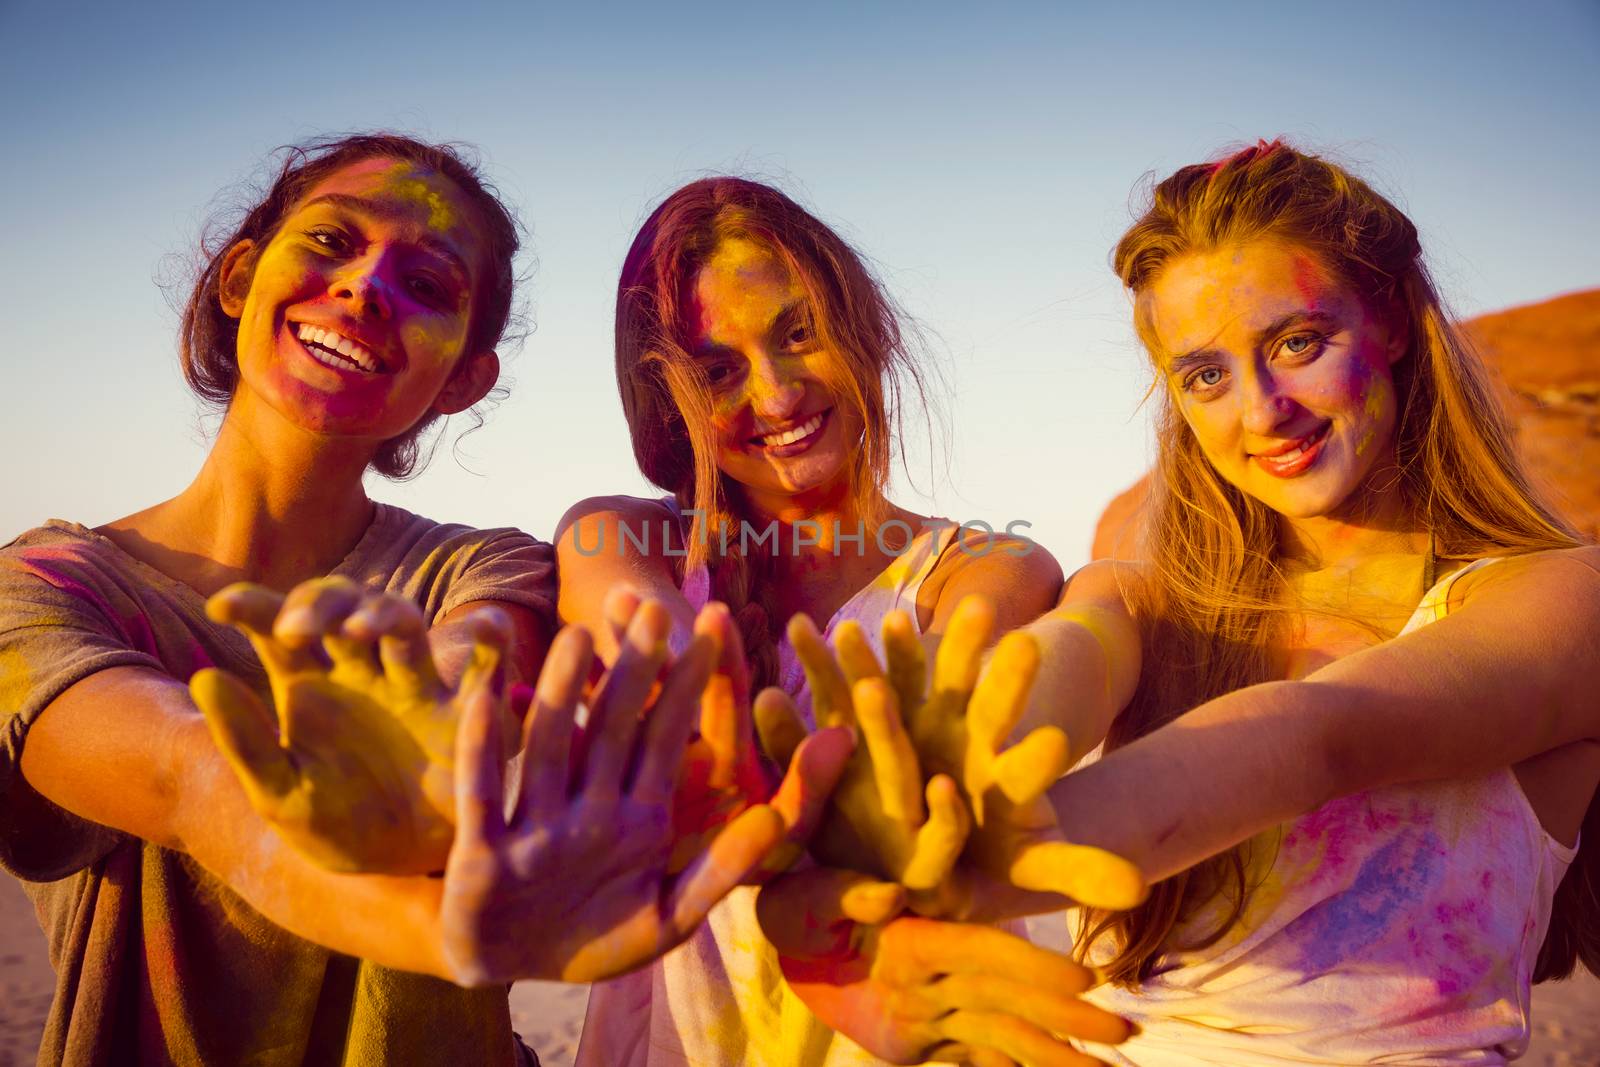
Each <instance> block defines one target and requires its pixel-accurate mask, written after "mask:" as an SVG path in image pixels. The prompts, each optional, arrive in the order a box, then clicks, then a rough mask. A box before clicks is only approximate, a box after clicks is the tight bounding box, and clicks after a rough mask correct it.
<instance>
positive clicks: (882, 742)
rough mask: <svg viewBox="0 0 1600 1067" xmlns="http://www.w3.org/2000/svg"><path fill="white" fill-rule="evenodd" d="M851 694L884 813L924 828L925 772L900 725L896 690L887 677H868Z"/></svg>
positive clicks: (897, 819) (909, 824)
mask: <svg viewBox="0 0 1600 1067" xmlns="http://www.w3.org/2000/svg"><path fill="white" fill-rule="evenodd" d="M851 695H852V698H853V701H854V704H855V709H856V718H857V720H858V722H859V724H860V726H861V737H862V739H863V740H864V741H865V742H866V744H867V754H868V755H869V756H870V757H871V763H872V777H873V781H874V782H876V783H877V786H878V803H879V805H881V806H882V808H883V813H884V814H885V815H887V816H888V817H889V818H891V819H894V820H896V821H898V822H901V823H904V824H905V825H907V826H913V827H914V826H920V825H922V819H923V809H922V770H921V768H920V767H919V766H918V765H917V753H916V750H915V749H913V748H912V747H911V738H909V737H907V736H906V731H905V727H904V726H903V725H902V724H901V722H900V709H899V707H898V706H897V703H898V701H897V700H896V697H895V693H894V690H893V689H891V688H889V683H888V681H887V680H885V679H883V678H866V679H863V680H862V681H860V682H857V683H856V685H855V687H854V688H853V690H852V692H851Z"/></svg>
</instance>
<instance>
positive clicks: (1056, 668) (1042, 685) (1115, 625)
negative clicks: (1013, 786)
mask: <svg viewBox="0 0 1600 1067" xmlns="http://www.w3.org/2000/svg"><path fill="white" fill-rule="evenodd" d="M1022 631H1023V632H1024V633H1027V634H1029V635H1031V636H1032V637H1033V638H1034V640H1036V641H1037V642H1038V643H1039V673H1038V675H1037V676H1036V678H1035V679H1034V683H1033V688H1032V690H1031V692H1030V693H1029V696H1028V702H1027V706H1026V707H1025V709H1024V711H1023V714H1022V721H1021V722H1020V723H1019V724H1018V725H1017V728H1016V729H1015V730H1014V731H1013V732H1012V738H1013V740H1016V739H1020V738H1022V737H1025V736H1027V735H1028V733H1029V732H1030V731H1032V730H1034V729H1037V728H1038V727H1040V726H1056V727H1060V728H1061V729H1062V730H1064V731H1065V732H1066V735H1067V743H1068V745H1069V748H1070V753H1071V760H1072V762H1073V763H1074V764H1076V763H1077V762H1078V761H1079V760H1081V759H1082V758H1083V757H1084V756H1085V755H1087V754H1088V753H1089V752H1090V751H1092V750H1093V749H1094V748H1095V746H1096V745H1098V744H1100V742H1101V741H1103V740H1104V739H1105V736H1106V731H1107V730H1109V729H1110V728H1111V723H1112V722H1113V721H1114V720H1115V719H1116V717H1117V714H1118V712H1120V711H1121V710H1122V708H1123V707H1124V706H1125V705H1126V704H1127V702H1128V700H1129V699H1130V698H1131V697H1132V695H1133V689H1134V686H1135V685H1136V684H1137V682H1138V677H1139V657H1140V649H1139V640H1138V632H1137V630H1135V629H1134V626H1133V622H1132V620H1130V619H1129V618H1128V617H1127V615H1126V614H1125V613H1121V614H1119V613H1117V612H1115V611H1113V610H1111V609H1109V608H1106V607H1103V606H1100V605H1097V604H1086V603H1067V604H1063V605H1062V606H1061V607H1058V608H1056V609H1055V610H1054V611H1051V612H1049V613H1048V614H1046V615H1044V616H1042V617H1041V618H1039V619H1037V620H1035V621H1034V622H1031V623H1029V624H1028V625H1027V626H1025V627H1023V628H1022Z"/></svg>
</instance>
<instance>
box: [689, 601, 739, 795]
mask: <svg viewBox="0 0 1600 1067" xmlns="http://www.w3.org/2000/svg"><path fill="white" fill-rule="evenodd" d="M694 632H695V633H696V634H697V635H704V636H705V637H707V638H709V639H711V640H713V641H715V642H716V645H717V648H718V655H717V664H716V673H715V674H714V675H712V676H711V678H710V680H709V681H708V682H707V683H706V687H705V691H704V692H703V693H702V694H701V697H700V736H701V737H702V738H703V739H704V740H705V742H706V747H707V748H709V749H710V750H711V770H710V773H709V775H708V776H707V784H708V785H709V786H710V787H711V788H712V789H718V790H722V789H731V788H732V787H733V786H734V784H735V782H736V781H737V780H738V773H739V762H740V760H741V759H742V758H744V756H745V754H746V752H747V750H748V749H749V747H750V746H751V745H752V744H753V740H752V731H751V727H750V666H749V664H747V663H746V662H745V661H744V641H743V639H742V638H741V637H740V636H739V628H738V627H737V626H735V625H733V618H732V616H730V615H729V614H728V608H727V605H725V604H719V603H712V604H708V605H706V607H705V608H703V609H702V610H701V612H700V614H699V615H698V616H697V617H696V618H695V620H694Z"/></svg>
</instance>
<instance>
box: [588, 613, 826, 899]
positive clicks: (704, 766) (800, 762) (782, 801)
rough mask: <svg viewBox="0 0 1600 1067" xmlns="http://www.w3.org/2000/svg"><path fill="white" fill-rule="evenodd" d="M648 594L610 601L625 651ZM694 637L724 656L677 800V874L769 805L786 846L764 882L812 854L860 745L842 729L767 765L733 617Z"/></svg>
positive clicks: (805, 740)
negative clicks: (749, 813) (732, 826)
mask: <svg viewBox="0 0 1600 1067" xmlns="http://www.w3.org/2000/svg"><path fill="white" fill-rule="evenodd" d="M640 603H641V599H640V597H639V594H638V593H637V592H635V591H634V590H632V589H630V588H628V587H627V586H624V585H619V586H616V587H614V588H613V589H612V590H611V592H610V593H609V594H608V595H607V597H606V601H605V605H604V612H605V619H606V625H607V626H608V627H609V628H610V630H611V633H612V636H613V638H614V639H615V643H616V645H617V647H618V648H621V647H622V644H623V640H624V634H625V631H626V629H627V626H628V623H629V621H630V620H631V619H632V618H633V615H634V613H635V612H637V611H638V609H639V605H640ZM693 632H694V634H695V635H696V636H704V637H709V638H711V639H712V640H713V641H715V642H716V645H717V647H718V648H719V649H720V655H719V656H718V658H717V663H716V666H715V668H714V669H713V671H712V673H711V678H710V680H709V681H707V683H706V687H705V690H704V691H703V692H702V693H701V695H700V716H699V721H698V729H697V730H696V731H695V732H694V733H693V734H692V735H691V737H690V740H689V744H688V747H687V748H686V749H685V751H684V756H683V767H682V770H681V772H680V775H679V778H678V786H677V791H676V792H675V794H674V795H673V800H672V836H673V843H674V844H673V859H672V869H673V870H674V871H676V870H681V869H682V868H683V867H684V865H685V864H687V863H688V861H689V859H690V858H691V857H693V856H695V855H697V854H698V853H699V852H700V851H701V850H702V849H703V848H704V847H705V846H706V844H707V843H708V842H710V841H711V840H712V839H713V838H714V837H715V836H716V834H717V833H718V832H719V831H720V830H721V828H722V827H723V826H724V825H725V824H726V823H728V822H729V821H730V820H731V819H734V818H736V817H737V816H738V815H739V814H740V813H741V812H743V811H745V810H746V809H747V808H750V807H752V806H754V805H757V804H770V805H771V806H772V807H773V808H774V809H775V810H776V811H777V812H778V814H779V815H781V816H782V817H783V821H784V828H785V834H784V844H783V846H782V847H781V848H779V849H777V850H775V851H774V852H773V853H772V854H771V855H770V856H769V857H768V858H767V860H766V862H765V863H763V864H762V867H761V870H760V872H757V875H758V878H757V880H759V878H760V877H765V876H767V875H770V874H773V873H776V872H777V871H781V870H784V869H786V868H788V867H789V865H790V864H792V863H793V862H794V861H795V860H796V859H798V858H799V857H800V856H801V855H802V854H803V853H804V852H805V845H806V842H807V841H808V840H809V839H810V837H811V835H812V833H813V832H814V831H815V830H816V828H817V824H818V822H820V821H821V818H822V814H823V811H824V810H825V808H826V805H827V802H828V797H829V794H830V793H832V792H833V790H834V785H835V783H836V782H837V781H838V780H839V776H840V775H841V774H842V773H843V771H844V767H845V761H846V760H847V759H848V758H849V757H850V753H851V750H852V748H853V747H854V741H853V739H852V737H851V735H850V731H848V730H846V729H843V728H833V729H825V730H819V731H817V732H816V733H815V734H812V735H811V736H809V737H808V736H804V735H803V732H802V736H800V737H798V738H796V740H795V743H794V744H792V745H790V746H788V747H787V748H785V749H784V750H783V751H782V752H774V751H773V750H772V749H770V748H769V749H768V750H767V752H768V755H769V757H771V758H770V759H762V756H761V751H760V750H759V749H757V748H756V743H755V730H754V726H753V723H752V718H751V704H750V664H749V661H748V660H747V658H746V656H745V651H744V638H743V637H742V636H741V634H740V633H739V628H738V626H737V625H735V623H734V621H733V617H732V615H731V614H730V613H729V611H728V607H727V605H725V604H722V603H720V602H716V601H713V602H711V603H710V604H707V605H706V606H705V607H704V608H702V609H701V610H700V612H699V614H698V615H697V616H696V617H695V620H694V630H693Z"/></svg>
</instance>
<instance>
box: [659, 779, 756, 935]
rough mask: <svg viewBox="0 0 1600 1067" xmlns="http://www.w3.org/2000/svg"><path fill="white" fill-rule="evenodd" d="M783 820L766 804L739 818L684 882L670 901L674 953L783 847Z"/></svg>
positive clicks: (680, 880)
mask: <svg viewBox="0 0 1600 1067" xmlns="http://www.w3.org/2000/svg"><path fill="white" fill-rule="evenodd" d="M783 835H784V826H783V818H782V817H781V816H780V815H779V814H778V813H777V812H776V811H774V810H772V809H771V808H770V807H768V806H767V805H765V804H757V805H756V806H755V807H753V808H747V809H746V810H744V811H742V812H740V813H739V815H738V817H737V818H735V819H734V820H733V821H732V822H730V823H729V824H728V825H727V826H725V827H723V829H722V831H721V832H720V833H718V834H717V836H716V838H715V840H713V841H712V842H711V846H710V847H709V848H707V849H706V851H705V852H704V853H702V854H701V855H700V856H699V858H697V859H696V860H695V861H694V862H693V863H691V864H690V865H689V867H688V869H687V870H685V871H684V872H683V874H682V875H681V876H680V877H679V878H678V881H677V884H676V885H675V886H674V887H673V890H672V894H671V896H670V897H669V898H668V900H667V905H666V910H667V917H668V920H669V929H670V932H671V940H670V942H669V943H668V944H665V945H663V946H661V947H662V948H663V949H666V948H670V947H671V946H672V945H676V944H678V943H679V942H681V941H683V940H684V939H685V938H687V937H688V936H689V935H690V934H692V933H694V931H695V927H697V926H699V925H700V923H701V922H702V921H704V920H705V917H706V913H707V912H709V911H710V910H711V908H712V906H713V905H715V904H716V903H717V901H719V900H721V899H722V898H723V897H725V896H727V895H728V893H729V892H730V891H731V890H732V889H733V888H734V887H735V886H737V885H739V884H741V883H742V882H744V880H745V878H746V877H747V876H748V875H749V874H750V873H751V872H753V871H754V870H755V869H756V868H757V867H759V866H760V865H761V861H762V860H763V859H765V858H766V856H767V854H768V853H769V852H771V851H772V850H773V849H775V848H777V847H778V846H779V845H780V844H782V843H783Z"/></svg>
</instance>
